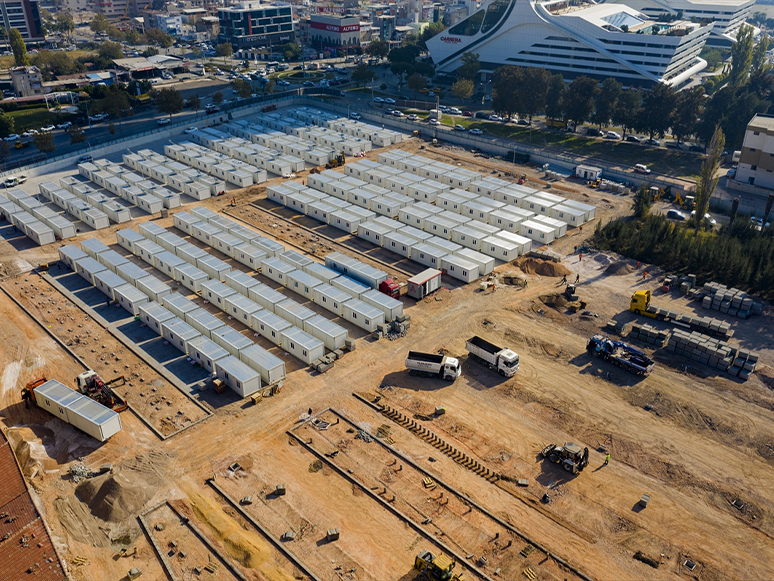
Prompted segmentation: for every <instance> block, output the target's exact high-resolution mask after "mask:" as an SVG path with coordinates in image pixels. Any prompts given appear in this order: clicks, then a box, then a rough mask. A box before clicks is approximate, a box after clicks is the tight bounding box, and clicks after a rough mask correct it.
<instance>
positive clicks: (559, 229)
mask: <svg viewBox="0 0 774 581" xmlns="http://www.w3.org/2000/svg"><path fill="white" fill-rule="evenodd" d="M552 209H553V208H552ZM532 221H533V222H537V223H538V224H545V225H546V226H549V227H551V228H553V229H554V239H558V238H562V237H563V236H565V235H566V234H567V222H562V221H561V220H557V219H556V218H549V217H548V216H543V215H540V216H535V217H534V218H532Z"/></svg>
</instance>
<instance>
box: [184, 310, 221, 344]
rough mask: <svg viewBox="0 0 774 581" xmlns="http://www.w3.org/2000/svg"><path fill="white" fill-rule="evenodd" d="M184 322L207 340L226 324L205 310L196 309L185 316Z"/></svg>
mask: <svg viewBox="0 0 774 581" xmlns="http://www.w3.org/2000/svg"><path fill="white" fill-rule="evenodd" d="M185 322H186V323H188V324H189V325H191V326H192V327H193V328H194V329H196V330H197V331H199V333H201V334H202V335H204V336H205V337H207V338H208V339H212V334H213V333H215V332H216V331H218V330H219V329H222V328H223V327H225V326H226V324H225V323H224V322H223V321H221V320H220V319H218V318H217V317H216V316H215V315H213V314H212V313H210V312H209V311H208V310H206V309H202V308H198V309H196V310H194V311H189V312H187V313H186V314H185Z"/></svg>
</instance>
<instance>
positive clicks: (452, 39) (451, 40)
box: [441, 36, 462, 44]
mask: <svg viewBox="0 0 774 581" xmlns="http://www.w3.org/2000/svg"><path fill="white" fill-rule="evenodd" d="M441 42H445V43H448V44H459V43H461V42H462V39H461V38H457V37H456V36H442V37H441Z"/></svg>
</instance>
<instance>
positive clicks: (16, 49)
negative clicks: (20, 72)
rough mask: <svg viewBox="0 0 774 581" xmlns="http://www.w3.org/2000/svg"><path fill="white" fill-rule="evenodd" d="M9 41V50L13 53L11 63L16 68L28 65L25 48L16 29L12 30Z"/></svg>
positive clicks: (28, 60)
mask: <svg viewBox="0 0 774 581" xmlns="http://www.w3.org/2000/svg"><path fill="white" fill-rule="evenodd" d="M9 39H10V41H11V50H12V51H13V61H14V63H15V64H16V66H17V67H23V66H25V65H28V64H30V59H29V57H28V56H27V46H26V45H25V44H24V40H23V39H22V35H21V32H19V31H18V30H17V29H16V28H12V29H11V33H10V34H9Z"/></svg>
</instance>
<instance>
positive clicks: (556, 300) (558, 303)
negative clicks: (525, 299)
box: [540, 293, 567, 309]
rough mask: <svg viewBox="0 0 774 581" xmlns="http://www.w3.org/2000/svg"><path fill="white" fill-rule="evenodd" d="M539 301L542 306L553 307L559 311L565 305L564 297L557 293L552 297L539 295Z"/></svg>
mask: <svg viewBox="0 0 774 581" xmlns="http://www.w3.org/2000/svg"><path fill="white" fill-rule="evenodd" d="M540 301H541V302H542V303H543V304H544V305H546V306H549V307H553V308H555V309H561V308H562V307H564V306H565V305H566V304H567V299H566V298H565V297H564V295H561V294H559V293H556V294H552V295H540Z"/></svg>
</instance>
